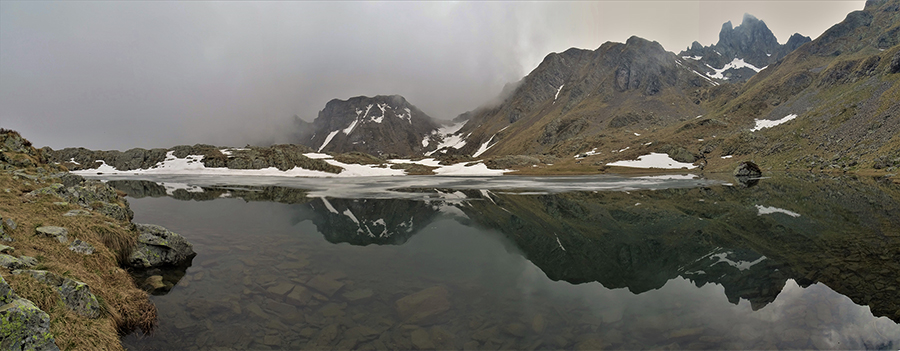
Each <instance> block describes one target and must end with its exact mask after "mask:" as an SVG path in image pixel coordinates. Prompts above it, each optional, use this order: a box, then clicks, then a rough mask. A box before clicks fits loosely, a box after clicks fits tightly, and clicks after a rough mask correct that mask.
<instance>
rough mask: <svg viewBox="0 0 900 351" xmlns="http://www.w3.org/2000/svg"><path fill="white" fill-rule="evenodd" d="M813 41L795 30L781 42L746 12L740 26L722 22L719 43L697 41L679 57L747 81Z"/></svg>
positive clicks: (711, 71)
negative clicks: (786, 39)
mask: <svg viewBox="0 0 900 351" xmlns="http://www.w3.org/2000/svg"><path fill="white" fill-rule="evenodd" d="M810 41H811V39H810V38H809V37H807V36H803V35H800V34H799V33H794V35H792V36H791V37H790V39H788V41H787V42H786V43H785V44H784V45H781V44H779V43H778V40H777V39H776V38H775V35H774V34H772V31H770V30H769V27H768V26H766V23H765V22H763V21H761V20H759V19H757V18H756V17H754V16H753V15H751V14H744V19H743V20H742V21H741V24H740V25H739V26H737V27H733V26H732V24H731V21H728V22H725V24H723V25H722V30H721V31H720V32H719V42H718V43H716V44H715V45H710V46H705V47H704V46H702V45H701V44H700V43H698V42H696V41H695V42H694V43H693V44H691V47H690V48H688V49H687V50H685V51H682V52H681V53H680V54H679V56H681V57H683V58H690V59H693V60H696V61H699V62H700V63H702V64H704V65H706V67H707V74H708V75H710V76H711V77H714V78H718V79H725V80H733V81H745V80H747V79H750V77H752V76H753V75H754V74H756V72H759V71H760V70H761V69H763V68H765V67H766V66H768V65H770V64H773V63H775V62H778V60H780V59H781V58H783V57H784V56H785V55H787V54H788V53H790V52H791V51H794V50H795V49H797V48H798V47H800V45H803V44H806V43H808V42H810Z"/></svg>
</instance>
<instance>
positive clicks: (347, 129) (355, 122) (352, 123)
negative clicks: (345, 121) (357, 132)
mask: <svg viewBox="0 0 900 351" xmlns="http://www.w3.org/2000/svg"><path fill="white" fill-rule="evenodd" d="M357 123H359V119H354V120H353V122H350V126H348V127H347V128H344V134H345V135H350V132H352V131H353V128H355V127H356V124H357Z"/></svg>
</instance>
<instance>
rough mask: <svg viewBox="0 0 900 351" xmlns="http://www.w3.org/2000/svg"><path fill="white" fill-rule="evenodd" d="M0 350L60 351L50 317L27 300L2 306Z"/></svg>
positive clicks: (0, 307)
mask: <svg viewBox="0 0 900 351" xmlns="http://www.w3.org/2000/svg"><path fill="white" fill-rule="evenodd" d="M0 349H3V350H59V347H58V346H56V340H55V339H54V338H53V334H51V333H50V316H49V315H47V313H46V312H44V311H41V309H39V308H37V306H35V305H34V303H32V302H31V301H28V300H26V299H15V300H13V301H12V302H10V303H8V304H4V305H2V306H0Z"/></svg>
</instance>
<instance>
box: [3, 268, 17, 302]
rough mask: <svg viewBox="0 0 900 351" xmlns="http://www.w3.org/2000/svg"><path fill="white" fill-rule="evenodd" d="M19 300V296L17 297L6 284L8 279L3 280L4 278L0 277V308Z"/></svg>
mask: <svg viewBox="0 0 900 351" xmlns="http://www.w3.org/2000/svg"><path fill="white" fill-rule="evenodd" d="M18 298H19V295H16V293H15V292H14V291H13V289H12V287H10V286H9V283H7V282H6V279H3V276H2V275H0V306H2V305H5V304H8V303H10V302H13V301H14V300H15V299H18Z"/></svg>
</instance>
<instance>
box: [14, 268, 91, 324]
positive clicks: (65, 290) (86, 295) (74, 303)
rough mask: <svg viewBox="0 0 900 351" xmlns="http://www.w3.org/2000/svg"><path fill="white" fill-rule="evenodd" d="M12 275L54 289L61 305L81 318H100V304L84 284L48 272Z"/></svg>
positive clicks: (25, 272)
mask: <svg viewBox="0 0 900 351" xmlns="http://www.w3.org/2000/svg"><path fill="white" fill-rule="evenodd" d="M13 274H27V275H30V276H32V277H34V278H35V279H37V280H38V281H40V282H42V283H44V284H47V285H50V286H53V287H56V292H57V293H59V296H60V298H62V300H63V304H65V305H66V307H68V308H69V309H70V310H72V311H74V312H75V313H77V314H79V315H81V316H83V317H88V318H97V317H100V302H99V301H97V297H96V296H94V294H93V293H92V292H91V288H90V287H89V286H88V285H87V284H85V283H82V282H79V281H77V280H73V279H70V278H65V277H61V276H59V275H57V274H55V273H53V272H48V271H38V270H15V271H13Z"/></svg>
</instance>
